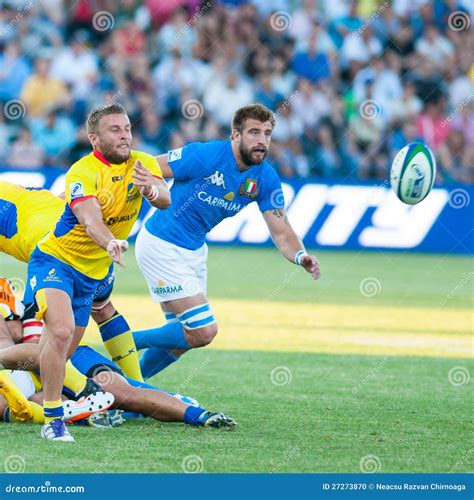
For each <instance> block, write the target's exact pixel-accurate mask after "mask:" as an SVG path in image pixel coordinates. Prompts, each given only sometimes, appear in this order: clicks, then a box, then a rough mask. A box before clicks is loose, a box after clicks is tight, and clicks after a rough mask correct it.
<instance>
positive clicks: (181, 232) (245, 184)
mask: <svg viewBox="0 0 474 500" xmlns="http://www.w3.org/2000/svg"><path fill="white" fill-rule="evenodd" d="M168 164H169V166H170V167H171V170H172V171H173V175H174V179H175V180H174V184H173V187H172V188H171V199H172V203H171V206H170V207H169V208H168V209H167V210H156V211H155V213H154V214H153V215H152V216H151V217H150V218H149V219H148V220H147V222H146V224H145V227H146V229H147V230H148V231H149V232H150V233H151V234H153V235H155V236H157V237H158V238H161V239H163V240H165V241H168V242H170V243H173V244H175V245H177V246H180V247H183V248H187V249H189V250H196V249H197V248H199V247H201V246H202V245H203V244H204V242H205V238H206V234H207V233H208V232H209V231H211V229H213V228H214V227H215V226H216V225H217V224H219V222H221V221H222V220H223V219H226V218H227V217H233V216H234V215H236V214H237V213H238V212H240V211H241V210H243V209H244V208H245V207H246V206H247V205H248V204H250V203H252V202H253V201H256V202H257V203H258V206H259V209H260V211H261V212H265V211H266V210H272V209H276V208H283V207H284V198H283V192H282V189H281V183H280V179H279V178H278V175H277V173H276V172H275V170H274V169H273V168H272V167H271V165H270V164H269V163H267V162H265V161H264V162H263V163H261V164H260V165H254V166H252V167H250V168H249V169H247V170H245V171H244V172H240V171H239V169H238V166H237V163H236V161H235V159H234V155H233V152H232V145H231V142H230V141H211V142H193V143H190V144H188V145H187V146H185V147H183V148H179V149H174V150H171V151H169V152H168Z"/></svg>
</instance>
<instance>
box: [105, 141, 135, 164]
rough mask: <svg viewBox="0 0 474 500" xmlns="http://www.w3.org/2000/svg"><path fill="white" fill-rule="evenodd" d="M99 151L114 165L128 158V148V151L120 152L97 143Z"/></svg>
mask: <svg viewBox="0 0 474 500" xmlns="http://www.w3.org/2000/svg"><path fill="white" fill-rule="evenodd" d="M99 147H100V149H99V151H100V152H101V153H102V156H103V157H104V158H105V159H106V160H107V161H108V162H109V163H113V164H114V165H120V164H121V163H123V162H125V161H127V160H128V159H129V158H130V149H129V150H128V153H123V154H120V153H119V152H117V151H115V150H114V149H113V148H112V147H109V146H107V145H103V144H99Z"/></svg>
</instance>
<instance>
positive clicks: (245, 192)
mask: <svg viewBox="0 0 474 500" xmlns="http://www.w3.org/2000/svg"><path fill="white" fill-rule="evenodd" d="M258 192H259V189H258V187H257V181H256V180H255V179H250V178H247V180H246V181H245V184H241V185H240V188H239V194H240V196H248V197H249V198H255V197H256V196H257V195H258Z"/></svg>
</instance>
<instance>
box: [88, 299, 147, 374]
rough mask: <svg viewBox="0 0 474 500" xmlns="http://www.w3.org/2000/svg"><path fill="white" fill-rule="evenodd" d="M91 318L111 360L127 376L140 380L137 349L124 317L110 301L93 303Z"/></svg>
mask: <svg viewBox="0 0 474 500" xmlns="http://www.w3.org/2000/svg"><path fill="white" fill-rule="evenodd" d="M91 316H92V318H93V319H94V321H95V322H96V323H97V325H98V327H99V332H100V335H101V337H102V341H103V342H104V345H105V347H106V349H107V351H108V353H109V354H110V356H111V358H112V360H113V361H114V362H116V363H117V364H118V365H119V366H120V368H121V369H122V370H123V372H124V373H125V374H126V375H127V376H129V377H133V378H136V379H138V380H142V374H141V371H140V362H139V359H138V354H137V351H138V349H137V347H136V345H135V341H134V339H133V335H132V332H131V329H130V326H129V324H128V322H127V320H126V319H125V317H124V316H123V315H122V314H120V313H119V312H118V311H117V310H116V309H115V307H114V306H113V304H112V303H111V302H110V300H108V301H107V302H94V304H93V305H92V313H91Z"/></svg>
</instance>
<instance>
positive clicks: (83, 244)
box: [38, 151, 162, 279]
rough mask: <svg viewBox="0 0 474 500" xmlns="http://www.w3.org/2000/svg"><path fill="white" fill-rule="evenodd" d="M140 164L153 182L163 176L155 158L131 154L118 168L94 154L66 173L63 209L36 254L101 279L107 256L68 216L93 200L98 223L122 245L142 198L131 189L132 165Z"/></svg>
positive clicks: (143, 154)
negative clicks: (99, 218) (97, 209)
mask: <svg viewBox="0 0 474 500" xmlns="http://www.w3.org/2000/svg"><path fill="white" fill-rule="evenodd" d="M137 160H140V161H141V162H142V163H143V165H144V166H145V168H147V169H148V170H150V172H151V173H152V174H153V175H154V176H155V177H158V178H162V173H161V169H160V166H159V165H158V162H157V161H156V159H155V157H153V156H151V155H149V154H146V153H141V152H139V151H131V152H130V159H129V160H128V161H126V162H124V163H122V164H120V165H114V164H111V163H109V162H108V161H107V160H106V159H105V158H104V157H103V156H102V155H101V154H100V153H99V152H98V151H93V152H92V153H91V154H89V155H88V156H85V157H84V158H81V159H80V160H79V161H78V162H76V163H75V164H74V165H73V166H72V167H71V168H70V169H69V171H68V172H67V174H66V202H67V203H66V206H65V209H64V212H63V214H62V215H61V217H60V219H59V221H58V222H57V224H56V226H55V227H54V229H52V230H51V231H50V232H49V233H48V234H47V235H46V236H45V238H44V239H43V240H42V241H40V243H39V244H38V247H39V249H40V250H41V251H42V252H44V253H47V254H49V255H52V256H53V257H56V258H57V259H59V260H61V261H62V262H65V263H66V264H68V265H70V266H71V267H73V268H74V269H76V270H77V271H80V272H81V273H83V274H85V275H86V276H89V277H91V278H94V279H103V278H104V277H105V276H106V274H107V272H108V269H109V267H110V264H111V259H110V257H109V255H108V253H107V252H106V251H105V250H104V249H102V248H100V247H99V246H98V245H97V244H96V243H94V242H93V241H92V240H91V239H90V237H89V236H88V235H87V233H86V231H85V229H84V227H83V226H82V225H81V224H80V223H79V221H78V220H77V218H76V216H75V215H74V213H73V211H72V207H73V206H74V205H75V204H76V203H80V202H81V201H84V200H86V199H88V198H95V199H96V200H97V201H98V203H99V204H100V208H101V210H102V219H103V221H104V223H105V224H106V225H107V227H108V228H109V230H110V231H111V232H112V234H113V235H114V236H115V238H117V239H122V240H126V239H127V238H128V236H129V234H130V231H131V230H132V227H133V224H134V223H135V221H136V220H137V217H138V214H139V212H140V208H141V205H142V201H143V198H142V196H141V195H140V192H139V191H138V189H137V188H136V187H135V185H134V184H133V178H132V174H133V165H134V164H135V162H136V161H137Z"/></svg>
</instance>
